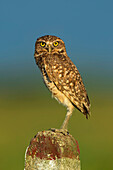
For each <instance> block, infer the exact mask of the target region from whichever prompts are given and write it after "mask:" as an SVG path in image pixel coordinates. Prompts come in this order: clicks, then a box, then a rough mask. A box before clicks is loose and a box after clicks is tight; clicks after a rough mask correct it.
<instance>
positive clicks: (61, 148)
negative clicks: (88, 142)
mask: <svg viewBox="0 0 113 170" xmlns="http://www.w3.org/2000/svg"><path fill="white" fill-rule="evenodd" d="M79 155H80V150H79V145H78V142H77V140H75V139H74V138H73V137H72V135H70V134H69V133H68V132H67V130H61V129H50V130H47V131H41V132H38V133H37V135H36V136H35V137H34V138H33V139H32V140H31V142H30V145H29V146H28V147H27V149H26V153H25V169H24V170H80V169H81V168H80V159H79Z"/></svg>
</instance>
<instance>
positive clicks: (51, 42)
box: [34, 35, 66, 57]
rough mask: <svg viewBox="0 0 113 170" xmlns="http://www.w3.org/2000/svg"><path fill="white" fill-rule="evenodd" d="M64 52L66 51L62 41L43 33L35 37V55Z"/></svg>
mask: <svg viewBox="0 0 113 170" xmlns="http://www.w3.org/2000/svg"><path fill="white" fill-rule="evenodd" d="M47 53H48V54H54V53H58V54H64V53H66V49H65V44H64V42H63V41H62V40H61V39H60V38H58V37H56V36H52V35H45V36H43V37H40V38H38V39H37V41H36V43H35V54H34V56H35V57H38V56H41V55H44V54H47Z"/></svg>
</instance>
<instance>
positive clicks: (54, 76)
mask: <svg viewBox="0 0 113 170" xmlns="http://www.w3.org/2000/svg"><path fill="white" fill-rule="evenodd" d="M44 65H45V70H46V72H47V76H48V78H49V80H50V81H52V82H54V84H55V86H56V87H57V89H58V90H60V91H61V92H62V93H63V94H64V95H65V96H66V97H67V98H68V99H69V100H70V101H71V103H72V104H73V105H74V106H75V107H77V108H78V109H79V110H80V111H81V112H82V113H83V114H85V115H86V118H88V114H89V107H90V102H89V98H88V95H87V92H86V90H85V87H84V84H83V81H82V78H81V76H80V73H79V72H78V70H77V68H76V66H75V65H74V64H73V63H72V61H71V60H70V58H69V57H68V56H67V55H61V54H53V55H47V56H46V57H45V60H44Z"/></svg>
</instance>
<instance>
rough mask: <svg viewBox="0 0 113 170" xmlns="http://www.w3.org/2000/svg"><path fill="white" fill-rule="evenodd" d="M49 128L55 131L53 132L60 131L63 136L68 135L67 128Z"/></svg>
mask: <svg viewBox="0 0 113 170" xmlns="http://www.w3.org/2000/svg"><path fill="white" fill-rule="evenodd" d="M49 130H51V131H52V132H55V133H62V134H63V135H65V136H67V135H69V132H68V130H67V129H55V128H50V129H49Z"/></svg>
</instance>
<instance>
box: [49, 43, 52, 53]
mask: <svg viewBox="0 0 113 170" xmlns="http://www.w3.org/2000/svg"><path fill="white" fill-rule="evenodd" d="M51 50H52V49H51V45H50V44H49V46H48V51H49V53H51Z"/></svg>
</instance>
